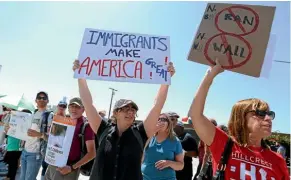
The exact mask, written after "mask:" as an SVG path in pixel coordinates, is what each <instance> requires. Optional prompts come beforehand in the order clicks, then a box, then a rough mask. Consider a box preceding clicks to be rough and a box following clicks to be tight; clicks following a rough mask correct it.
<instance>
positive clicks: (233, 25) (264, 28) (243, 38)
mask: <svg viewBox="0 0 291 180" xmlns="http://www.w3.org/2000/svg"><path fill="white" fill-rule="evenodd" d="M274 13H275V7H267V6H251V5H235V4H219V3H209V4H208V5H207V7H206V10H205V13H204V15H203V19H202V21H201V24H200V26H199V30H198V31H197V33H196V36H195V39H194V41H193V44H192V46H191V49H190V52H189V55H188V60H191V61H195V62H198V63H201V64H206V65H214V64H215V59H216V58H218V59H219V61H220V63H221V65H222V67H223V68H224V69H227V70H230V71H233V72H238V73H241V74H245V75H249V76H254V77H259V76H260V74H261V69H262V65H263V61H264V58H265V54H266V49H267V45H268V41H269V36H270V31H271V27H272V22H273V18H274Z"/></svg>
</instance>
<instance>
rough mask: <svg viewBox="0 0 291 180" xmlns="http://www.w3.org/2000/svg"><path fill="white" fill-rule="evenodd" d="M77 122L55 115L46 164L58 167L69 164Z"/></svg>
mask: <svg viewBox="0 0 291 180" xmlns="http://www.w3.org/2000/svg"><path fill="white" fill-rule="evenodd" d="M75 127H76V121H72V120H71V119H70V118H68V117H63V116H58V115H55V116H54V118H53V122H52V124H51V128H50V134H49V138H48V144H47V150H46V155H45V162H47V163H48V164H50V165H53V166H57V167H64V166H65V165H66V164H67V160H68V157H69V153H70V149H71V144H72V141H73V136H74V132H75Z"/></svg>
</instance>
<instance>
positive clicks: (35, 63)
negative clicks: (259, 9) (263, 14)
mask: <svg viewBox="0 0 291 180" xmlns="http://www.w3.org/2000/svg"><path fill="white" fill-rule="evenodd" d="M235 3H240V4H254V5H271V6H276V7H277V9H276V14H275V18H274V22H273V26H272V31H271V33H272V34H275V35H276V38H277V43H276V47H275V49H276V51H275V54H274V59H276V60H281V61H290V5H289V2H235ZM206 4H207V3H206V2H86V3H85V2H71V3H70V2H0V15H1V28H0V39H1V43H0V56H1V58H0V64H1V65H2V66H3V67H2V71H1V73H0V84H1V85H0V94H8V95H19V94H22V93H24V94H25V97H27V98H30V99H31V100H32V101H34V99H35V95H36V93H37V92H38V91H39V90H45V91H47V92H48V93H49V97H50V104H56V103H57V102H58V101H59V100H61V98H62V97H63V96H68V97H69V98H70V97H73V96H78V87H77V80H76V79H73V72H72V70H71V68H72V62H73V60H74V59H75V58H76V57H77V56H78V52H79V49H80V44H81V40H82V36H83V32H84V29H85V28H96V29H104V30H113V31H123V32H133V33H142V34H152V35H162V36H170V38H171V59H172V61H173V62H174V64H175V67H176V71H177V73H176V75H175V77H174V78H173V79H172V85H171V87H170V91H169V95H168V99H167V102H166V105H165V107H164V111H168V110H173V111H176V112H178V113H179V114H180V115H181V116H186V115H187V112H188V110H189V107H190V104H191V102H192V100H193V96H194V94H195V92H196V90H197V88H198V86H199V84H200V81H201V78H202V77H203V75H204V73H205V71H206V69H207V66H205V65H201V64H197V63H193V62H190V61H187V55H188V52H189V48H190V46H191V43H192V40H193V37H194V33H195V32H196V30H197V27H198V26H199V24H200V21H201V19H202V15H203V13H204V10H205V7H206ZM88 83H89V86H90V89H91V92H92V96H93V99H94V104H95V105H96V107H97V108H98V109H105V110H106V111H107V112H108V109H109V104H110V97H111V91H110V90H109V89H108V88H109V87H113V88H115V89H118V92H117V93H116V95H115V96H114V102H115V101H116V100H117V99H119V98H125V97H127V98H130V99H133V100H134V101H136V103H137V104H138V105H139V107H140V112H139V113H138V114H139V119H144V118H145V116H146V115H147V113H148V111H149V110H150V108H151V107H152V105H153V102H154V98H155V95H156V92H157V90H158V88H159V85H151V84H136V83H117V82H101V81H92V80H91V81H88ZM250 97H257V98H261V99H264V100H265V101H267V102H268V103H269V104H270V106H271V108H272V109H273V110H274V111H275V112H276V119H275V121H274V123H273V130H274V131H275V130H279V131H281V132H290V101H289V100H290V65H289V64H285V63H276V62H274V63H273V64H272V70H271V73H270V77H269V78H268V79H267V78H259V79H257V78H252V77H248V76H244V75H240V74H237V73H232V72H224V73H223V74H221V75H220V76H219V77H218V78H217V79H216V80H215V83H213V85H212V88H211V90H210V93H209V96H208V99H207V103H206V109H205V114H206V115H207V116H209V117H215V118H216V119H217V120H218V122H219V123H226V122H227V121H228V118H229V115H230V110H231V107H232V105H233V104H234V103H235V102H236V101H238V100H241V99H245V98H250Z"/></svg>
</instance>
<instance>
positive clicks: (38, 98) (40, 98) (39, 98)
mask: <svg viewBox="0 0 291 180" xmlns="http://www.w3.org/2000/svg"><path fill="white" fill-rule="evenodd" d="M36 99H37V100H44V101H46V100H47V97H41V96H38V97H37V98H36Z"/></svg>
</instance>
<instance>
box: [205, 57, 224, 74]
mask: <svg viewBox="0 0 291 180" xmlns="http://www.w3.org/2000/svg"><path fill="white" fill-rule="evenodd" d="M215 62H216V64H215V65H214V66H212V67H210V68H209V69H208V70H207V74H208V75H210V76H212V77H213V78H214V77H216V76H217V75H218V74H220V73H222V72H223V71H224V69H223V68H222V66H221V64H220V62H219V60H218V59H216V61H215Z"/></svg>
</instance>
